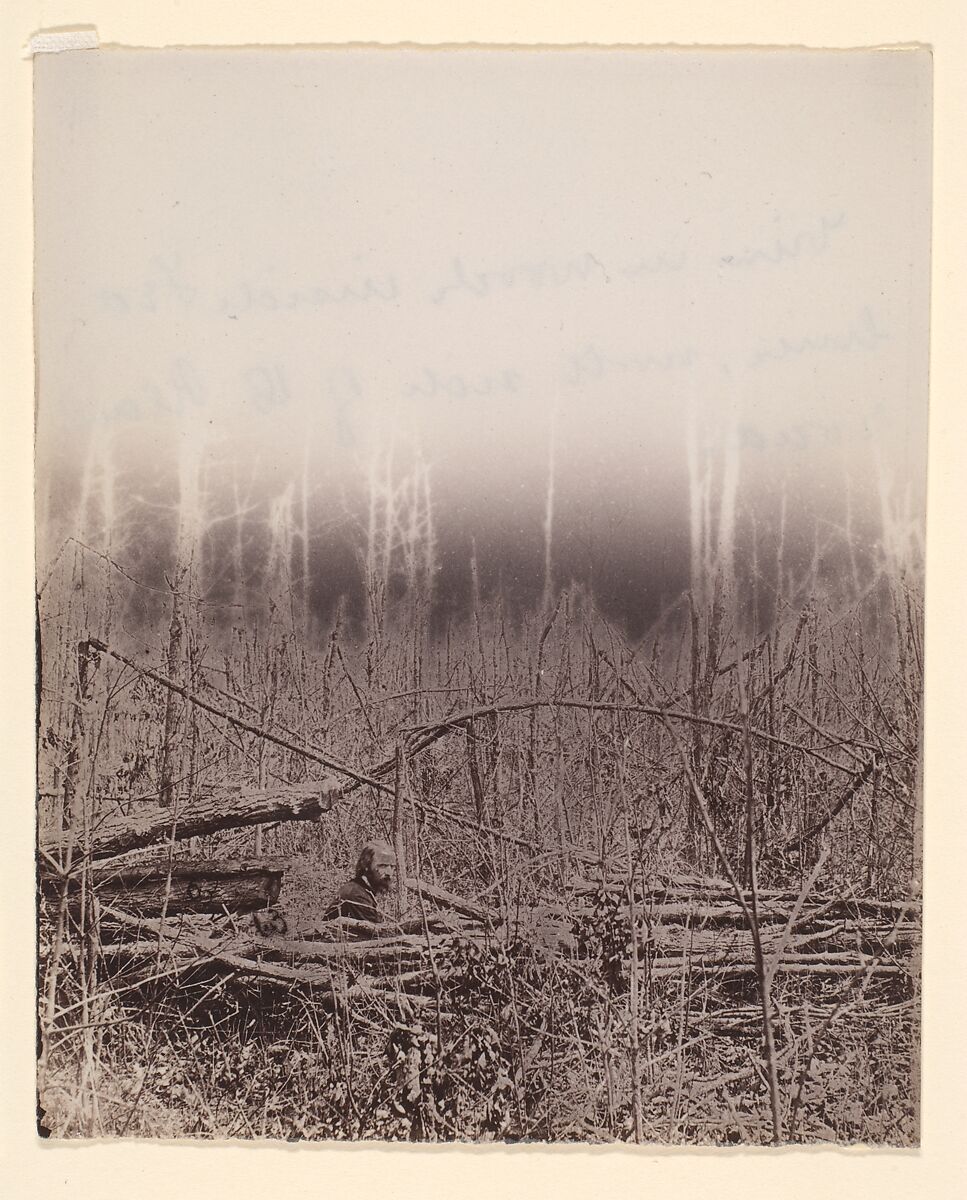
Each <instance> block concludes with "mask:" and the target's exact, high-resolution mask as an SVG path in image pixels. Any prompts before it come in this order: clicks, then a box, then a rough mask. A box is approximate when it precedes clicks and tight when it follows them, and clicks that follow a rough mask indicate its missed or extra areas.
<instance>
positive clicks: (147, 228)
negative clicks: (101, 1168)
mask: <svg viewBox="0 0 967 1200" xmlns="http://www.w3.org/2000/svg"><path fill="white" fill-rule="evenodd" d="M33 72H34V222H35V226H34V236H35V285H34V319H35V337H36V414H35V420H36V430H35V512H36V518H35V519H36V526H35V538H36V594H37V612H36V623H37V640H36V664H37V712H36V737H37V818H36V850H37V854H36V864H37V870H36V884H37V888H36V906H37V953H38V958H37V983H36V1011H37V1055H38V1056H37V1075H36V1084H37V1131H38V1134H39V1135H40V1137H42V1138H48V1139H55V1140H56V1139H105V1138H107V1139H119V1138H132V1139H133V1138H139V1139H163V1140H171V1139H196V1140H223V1139H244V1140H247V1141H251V1140H273V1141H288V1142H297V1141H298V1142H313V1143H315V1142H327V1141H349V1142H362V1141H366V1142H372V1141H377V1142H416V1143H440V1142H461V1143H504V1144H506V1143H522V1142H528V1143H541V1144H556V1143H565V1144H566V1143H583V1144H614V1143H632V1144H647V1145H650V1146H655V1145H659V1146H715V1147H730V1146H731V1147H753V1146H769V1145H772V1146H783V1145H822V1146H827V1147H828V1146H830V1145H832V1146H845V1145H850V1144H863V1145H868V1146H877V1147H904V1148H911V1147H917V1146H919V1144H920V1045H921V962H920V955H921V927H922V926H921V921H922V896H923V869H922V844H921V834H922V818H923V806H922V762H923V755H922V723H923V704H922V696H923V664H924V580H925V573H924V572H925V518H926V511H925V510H926V482H927V472H926V465H927V415H928V413H927V396H928V363H929V319H930V307H929V298H930V246H931V169H932V162H931V145H932V102H931V95H932V60H931V55H930V53H929V51H927V50H924V49H913V48H911V49H900V50H896V49H894V50H872V49H870V50H849V51H823V50H793V49H786V50H780V49H741V50H739V49H718V50H716V49H706V50H697V49H695V50H685V49H682V50H673V49H668V50H652V49H634V48H622V49H610V48H609V49H605V48H587V47H584V48H577V47H575V48H556V49H487V48H473V49H470V48H466V49H460V48H432V49H431V48H423V47H417V46H412V47H407V48H379V47H371V48H338V49H288V48H276V49H267V48H252V49H196V48H181V49H155V50H147V49H145V50H136V49H121V48H113V47H108V48H101V49H96V48H92V49H84V50H74V51H69V52H63V53H58V54H43V55H38V57H37V58H36V60H35V62H34V64H33Z"/></svg>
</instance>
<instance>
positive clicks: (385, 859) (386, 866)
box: [356, 842, 396, 893]
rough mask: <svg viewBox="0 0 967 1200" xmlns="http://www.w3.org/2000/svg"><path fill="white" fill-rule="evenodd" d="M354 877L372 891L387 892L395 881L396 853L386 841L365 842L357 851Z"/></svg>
mask: <svg viewBox="0 0 967 1200" xmlns="http://www.w3.org/2000/svg"><path fill="white" fill-rule="evenodd" d="M356 878H357V879H358V880H359V881H360V883H364V884H366V886H367V887H369V888H370V889H371V890H372V891H374V892H377V893H378V892H388V891H389V890H390V888H392V886H393V884H394V883H395V882H396V855H395V854H394V853H393V847H392V846H391V845H389V843H388V842H367V843H366V845H365V846H363V848H362V850H360V852H359V861H358V862H357V863H356Z"/></svg>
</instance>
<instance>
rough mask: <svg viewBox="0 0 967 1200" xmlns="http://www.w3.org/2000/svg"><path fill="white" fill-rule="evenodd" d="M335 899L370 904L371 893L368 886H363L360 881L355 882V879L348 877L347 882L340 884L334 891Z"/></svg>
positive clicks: (371, 900) (371, 899)
mask: <svg viewBox="0 0 967 1200" xmlns="http://www.w3.org/2000/svg"><path fill="white" fill-rule="evenodd" d="M336 899H337V900H352V901H355V902H356V903H363V904H372V903H373V893H372V892H371V891H370V890H369V888H366V887H363V885H362V884H361V883H357V881H356V880H355V879H350V880H349V882H348V883H344V884H342V886H341V887H340V888H339V891H338V892H337V893H336Z"/></svg>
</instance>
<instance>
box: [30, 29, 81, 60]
mask: <svg viewBox="0 0 967 1200" xmlns="http://www.w3.org/2000/svg"><path fill="white" fill-rule="evenodd" d="M99 45H100V43H99V42H98V40H97V30H96V29H95V28H93V26H88V27H87V28H84V29H52V30H49V31H44V30H42V31H41V32H40V33H35V34H34V36H33V37H32V38H31V39H30V41H29V42H28V43H27V45H26V47H25V48H24V51H23V56H22V57H24V58H33V57H34V55H35V54H62V53H63V52H64V51H65V50H97V49H98V46H99Z"/></svg>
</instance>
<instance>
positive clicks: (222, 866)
mask: <svg viewBox="0 0 967 1200" xmlns="http://www.w3.org/2000/svg"><path fill="white" fill-rule="evenodd" d="M288 865H289V860H288V859H281V858H260V859H187V858H182V859H174V860H173V861H172V862H171V863H170V864H168V863H165V862H160V863H159V862H151V863H129V864H124V865H113V866H110V867H95V868H93V870H92V871H91V875H90V879H89V884H90V886H91V887H92V888H93V890H94V892H95V895H96V896H97V899H98V901H99V902H100V903H102V904H108V905H111V906H113V905H116V904H121V905H124V906H126V907H129V908H132V909H134V910H135V911H136V912H138V913H140V914H141V915H142V916H145V917H155V916H160V915H161V914H162V913H167V915H168V916H176V915H178V914H181V913H222V912H225V911H228V912H236V913H246V912H254V911H255V910H256V909H261V908H267V907H268V906H269V905H270V904H274V903H275V902H276V900H278V898H279V892H280V891H281V888H282V876H283V874H284V873H285V870H286V867H287V866H288ZM68 884H69V887H68V902H70V901H71V900H72V899H73V900H77V901H79V899H80V878H79V876H78V875H73V876H71V877H70V878H69V880H68ZM59 887H60V880H58V879H57V877H56V876H54V875H51V874H45V875H42V876H41V890H42V891H43V892H44V893H46V894H49V895H56V894H58V892H59Z"/></svg>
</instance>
